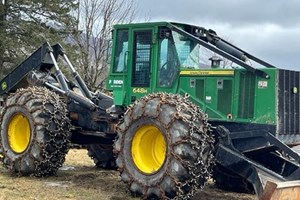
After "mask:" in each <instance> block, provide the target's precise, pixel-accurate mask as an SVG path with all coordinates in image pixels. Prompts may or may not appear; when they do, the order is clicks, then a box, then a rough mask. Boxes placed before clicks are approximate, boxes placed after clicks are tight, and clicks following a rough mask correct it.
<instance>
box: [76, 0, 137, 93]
mask: <svg viewBox="0 0 300 200" xmlns="http://www.w3.org/2000/svg"><path fill="white" fill-rule="evenodd" d="M77 14H78V30H79V32H78V33H77V34H76V35H75V36H74V37H73V38H74V40H75V43H76V44H77V45H78V47H79V55H80V56H79V57H78V58H77V59H76V61H77V63H76V64H77V70H78V71H79V73H80V74H81V75H82V77H83V79H84V80H85V81H86V83H87V85H88V87H89V88H90V89H93V90H97V89H99V90H102V89H103V86H104V83H105V79H106V77H107V72H108V64H107V61H106V57H107V56H106V54H107V50H108V48H109V40H110V38H111V30H112V26H113V25H114V24H120V23H125V22H131V21H132V20H133V19H134V17H135V14H136V0H80V1H79V9H78V13H77Z"/></svg>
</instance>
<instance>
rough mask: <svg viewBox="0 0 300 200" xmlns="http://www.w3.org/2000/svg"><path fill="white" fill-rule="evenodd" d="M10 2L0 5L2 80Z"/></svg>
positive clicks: (0, 77) (0, 75)
mask: <svg viewBox="0 0 300 200" xmlns="http://www.w3.org/2000/svg"><path fill="white" fill-rule="evenodd" d="M7 6H8V0H6V1H4V2H1V3H0V27H1V29H0V79H2V78H3V71H4V58H5V56H4V54H5V39H6V37H5V35H6V16H7Z"/></svg>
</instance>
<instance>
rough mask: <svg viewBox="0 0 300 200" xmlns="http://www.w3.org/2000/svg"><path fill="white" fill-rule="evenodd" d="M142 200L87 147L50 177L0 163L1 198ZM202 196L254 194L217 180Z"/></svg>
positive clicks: (205, 199) (233, 198)
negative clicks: (19, 173)
mask: <svg viewBox="0 0 300 200" xmlns="http://www.w3.org/2000/svg"><path fill="white" fill-rule="evenodd" d="M2 199H5V200H21V199H22V200H23V199H24V200H25V199H26V200H40V199H41V200H43V199H46V200H52V199H53V200H54V199H55V200H56V199H68V200H71V199H78V200H81V199H86V200H138V199H139V198H133V197H131V195H130V193H129V191H128V189H127V186H126V185H125V184H124V183H122V181H121V180H120V178H119V176H118V172H116V171H109V170H100V169H96V168H95V167H94V163H93V161H92V160H91V159H90V158H89V157H88V156H87V152H86V150H83V149H80V150H78V149H72V150H70V152H69V153H68V155H67V157H66V162H65V165H64V167H63V168H62V169H61V170H59V171H58V173H57V175H56V176H53V177H48V178H35V177H14V176H12V175H10V174H9V173H8V172H7V170H6V169H4V168H3V167H2V166H1V167H0V200H2ZM193 199H194V200H196V199H201V200H213V199H218V200H219V199H227V200H240V199H243V200H253V199H255V197H254V196H253V195H245V194H237V193H226V192H223V191H221V190H218V189H216V188H214V186H213V184H210V185H209V186H208V187H206V188H205V189H204V191H201V192H199V193H197V194H196V195H195V197H194V198H193Z"/></svg>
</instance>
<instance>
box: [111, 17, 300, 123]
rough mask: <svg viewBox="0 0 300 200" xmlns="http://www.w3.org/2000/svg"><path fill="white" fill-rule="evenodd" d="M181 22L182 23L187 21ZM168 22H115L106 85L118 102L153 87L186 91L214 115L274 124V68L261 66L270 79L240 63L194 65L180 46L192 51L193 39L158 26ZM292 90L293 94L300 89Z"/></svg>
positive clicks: (175, 91)
mask: <svg viewBox="0 0 300 200" xmlns="http://www.w3.org/2000/svg"><path fill="white" fill-rule="evenodd" d="M180 26H181V27H183V28H184V26H185V25H180ZM167 27H169V23H167V22H160V23H142V24H125V25H116V26H115V27H114V31H113V52H112V61H111V70H110V75H109V78H108V80H107V89H108V90H110V91H113V95H114V102H115V104H116V105H123V106H128V105H130V104H131V103H132V102H133V101H135V100H136V99H139V98H141V97H142V96H144V95H147V94H149V93H154V92H169V93H179V94H182V95H184V94H185V93H188V94H189V95H190V99H191V100H192V101H193V102H194V103H195V104H197V105H199V106H200V107H201V108H202V109H203V110H204V111H205V112H206V113H207V114H208V116H209V118H210V119H212V120H222V121H228V122H231V121H232V122H253V123H258V124H275V125H276V99H277V98H278V97H277V96H276V94H277V93H276V76H277V73H278V70H277V69H275V68H274V69H267V68H262V69H261V70H262V71H265V72H266V73H267V74H269V76H270V78H269V79H264V78H260V77H257V76H255V75H254V74H253V73H251V72H248V71H246V70H245V69H243V68H235V69H223V68H222V69H221V68H209V69H207V66H206V68H202V69H197V68H196V67H193V65H194V63H193V62H192V59H190V60H188V57H186V55H188V54H187V53H186V52H185V51H186V50H187V49H188V47H189V46H185V48H181V47H183V46H184V45H187V44H188V45H190V47H191V48H190V49H191V51H195V50H197V49H195V48H194V46H193V43H192V42H191V41H189V40H186V39H184V38H182V37H177V36H176V34H175V33H172V34H169V35H163V33H164V34H165V32H163V31H162V30H168V29H167ZM124 31H125V32H127V33H128V34H127V35H126V34H125V35H126V37H127V38H122V35H121V33H122V32H123V33H124ZM141 32H144V33H145V34H144V33H143V34H141ZM146 32H147V33H149V35H150V36H149V35H148V36H147V35H146ZM169 33H171V32H169ZM139 34H140V35H139ZM137 35H138V36H137ZM123 37H124V34H123ZM172 37H173V38H172ZM175 37H177V38H175ZM147 38H148V39H149V40H147ZM142 39H144V41H142ZM139 40H141V42H140V43H138V42H137V41H139ZM120 41H127V42H126V43H124V42H122V43H120ZM137 49H138V50H137ZM200 50H201V49H200ZM190 55H191V54H190ZM141 57H144V58H143V60H142V61H143V62H142V61H140V60H138V59H139V58H141ZM120 60H121V61H120ZM146 61H147V62H146ZM187 61H189V62H187ZM137 63H138V64H137ZM145 63H146V64H145ZM166 63H167V64H166ZM147 64H149V65H147ZM168 65H169V66H168ZM147 66H149V69H147V70H148V71H147V70H146V67H147ZM163 67H166V71H167V72H166V73H165V72H164V71H163V70H162V68H163ZM116 68H118V69H126V70H119V71H118V70H115V69H116ZM143 70H144V71H143ZM137 79H140V80H137ZM145 80H147V81H146V82H145ZM139 81H140V82H139ZM136 83H140V85H139V84H136ZM293 91H294V93H297V92H298V89H297V88H296V89H295V88H294V89H293Z"/></svg>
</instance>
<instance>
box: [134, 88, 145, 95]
mask: <svg viewBox="0 0 300 200" xmlns="http://www.w3.org/2000/svg"><path fill="white" fill-rule="evenodd" d="M132 92H133V93H142V94H145V93H148V90H147V89H145V88H133V90H132Z"/></svg>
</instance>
